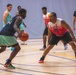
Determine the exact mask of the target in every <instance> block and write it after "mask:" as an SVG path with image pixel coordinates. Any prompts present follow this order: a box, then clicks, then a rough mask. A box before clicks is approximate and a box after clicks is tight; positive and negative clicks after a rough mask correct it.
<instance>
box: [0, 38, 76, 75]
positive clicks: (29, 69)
mask: <svg viewBox="0 0 76 75" xmlns="http://www.w3.org/2000/svg"><path fill="white" fill-rule="evenodd" d="M26 43H27V45H21V51H20V52H19V53H18V54H17V56H16V57H15V58H14V59H13V61H12V63H13V65H14V66H16V69H14V70H10V69H6V68H5V67H4V66H3V64H4V63H5V60H6V59H7V58H8V56H9V54H10V52H11V50H10V49H8V48H7V50H6V51H5V52H3V53H2V54H0V75H76V59H75V57H74V52H73V51H72V49H71V47H70V46H69V45H68V49H67V50H64V46H63V43H62V42H59V43H58V45H57V46H55V47H54V48H53V49H52V50H51V51H50V52H49V54H48V55H47V56H46V58H45V62H44V63H41V64H40V63H38V60H39V59H40V57H41V56H42V53H43V51H40V50H39V49H40V48H42V39H29V40H28V41H27V42H26Z"/></svg>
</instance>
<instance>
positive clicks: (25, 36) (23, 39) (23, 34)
mask: <svg viewBox="0 0 76 75" xmlns="http://www.w3.org/2000/svg"><path fill="white" fill-rule="evenodd" d="M28 38H29V35H28V33H26V32H23V33H22V35H21V36H20V37H19V39H20V40H21V41H27V40H28Z"/></svg>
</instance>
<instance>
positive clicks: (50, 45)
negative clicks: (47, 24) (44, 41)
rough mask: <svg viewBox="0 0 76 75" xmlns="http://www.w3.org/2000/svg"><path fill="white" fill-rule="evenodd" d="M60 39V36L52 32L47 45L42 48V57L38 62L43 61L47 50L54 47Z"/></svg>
mask: <svg viewBox="0 0 76 75" xmlns="http://www.w3.org/2000/svg"><path fill="white" fill-rule="evenodd" d="M59 40H61V38H59V37H57V36H56V35H54V34H52V37H51V38H50V41H49V45H48V46H47V47H46V48H45V49H44V53H43V55H42V57H41V58H40V60H39V63H43V62H44V59H45V57H46V55H47V54H48V53H49V51H50V50H51V49H52V48H53V47H54V45H55V44H57V43H58V42H59Z"/></svg>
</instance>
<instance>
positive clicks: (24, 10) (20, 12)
mask: <svg viewBox="0 0 76 75" xmlns="http://www.w3.org/2000/svg"><path fill="white" fill-rule="evenodd" d="M23 12H27V11H26V9H23V8H22V9H21V10H20V11H19V14H22V13H23Z"/></svg>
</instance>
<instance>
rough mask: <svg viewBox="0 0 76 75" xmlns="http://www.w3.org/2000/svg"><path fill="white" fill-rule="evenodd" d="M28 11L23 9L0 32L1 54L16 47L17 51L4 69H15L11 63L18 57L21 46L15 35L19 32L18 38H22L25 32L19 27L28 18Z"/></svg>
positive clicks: (11, 55) (7, 61)
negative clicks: (9, 48) (8, 48)
mask: <svg viewBox="0 0 76 75" xmlns="http://www.w3.org/2000/svg"><path fill="white" fill-rule="evenodd" d="M26 12H27V11H26V10H25V9H21V10H20V11H19V15H18V16H15V17H13V19H12V20H11V21H10V22H9V23H8V25H6V26H5V27H3V29H2V30H1V31H0V47H1V49H0V53H2V52H3V51H5V50H6V47H10V46H11V47H14V48H15V50H14V51H12V52H11V54H10V56H9V58H8V59H7V60H6V63H5V65H4V67H6V68H13V69H14V68H15V67H14V66H13V65H12V64H11V61H12V59H13V58H14V57H15V56H16V55H17V53H18V52H19V51H20V46H19V44H18V42H17V40H16V38H15V37H14V34H15V33H16V32H17V33H18V36H21V34H22V32H23V30H20V28H19V26H20V24H21V23H22V21H23V19H25V17H26Z"/></svg>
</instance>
